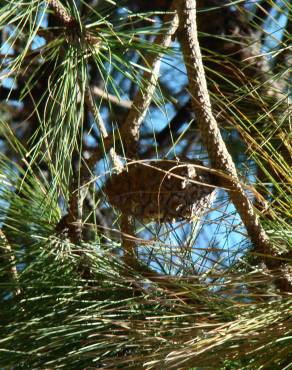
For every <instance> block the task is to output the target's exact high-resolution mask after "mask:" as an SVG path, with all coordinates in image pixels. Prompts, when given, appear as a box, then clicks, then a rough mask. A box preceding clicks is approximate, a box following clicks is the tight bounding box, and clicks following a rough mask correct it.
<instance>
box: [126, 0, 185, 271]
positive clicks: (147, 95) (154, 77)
mask: <svg viewBox="0 0 292 370" xmlns="http://www.w3.org/2000/svg"><path fill="white" fill-rule="evenodd" d="M174 2H175V1H174ZM174 2H173V5H172V6H171V8H170V11H173V12H172V13H169V14H166V16H165V18H164V22H163V23H164V24H163V26H162V29H161V32H160V33H159V34H158V35H157V37H156V39H155V40H154V43H155V44H156V45H159V46H160V47H161V48H167V47H169V46H170V44H171V41H172V36H173V35H174V34H175V32H176V30H177V28H178V17H177V14H176V13H175V12H174ZM165 26H169V28H168V29H167V31H166V32H164V27H165ZM161 58H162V53H158V54H154V55H153V54H150V55H148V56H147V57H146V66H147V67H148V69H149V72H148V71H146V72H145V73H144V75H143V77H142V80H143V82H144V81H145V82H146V86H144V88H143V90H139V91H138V92H137V94H136V96H135V98H134V100H133V104H132V107H131V110H130V112H129V114H128V116H127V118H126V121H125V123H124V124H123V127H122V129H121V138H122V143H123V145H124V148H125V152H126V156H127V157H136V156H137V153H138V143H139V136H140V126H141V124H142V122H143V120H144V118H145V115H146V113H147V111H148V109H149V106H150V104H151V101H152V98H153V95H154V92H155V89H156V86H157V82H158V79H159V70H160V65H161ZM121 231H122V243H123V248H124V251H125V262H126V263H127V264H129V265H131V266H133V267H135V266H137V258H136V245H135V241H134V240H133V239H132V238H129V235H133V234H134V230H133V225H132V220H131V218H129V217H128V216H126V215H123V214H122V216H121Z"/></svg>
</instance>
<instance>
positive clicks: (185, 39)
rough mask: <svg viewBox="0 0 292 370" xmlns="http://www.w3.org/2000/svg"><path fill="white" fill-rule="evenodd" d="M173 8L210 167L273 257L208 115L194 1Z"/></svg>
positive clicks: (255, 238)
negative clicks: (223, 175) (224, 175)
mask: <svg viewBox="0 0 292 370" xmlns="http://www.w3.org/2000/svg"><path fill="white" fill-rule="evenodd" d="M176 6H177V12H178V16H179V22H180V33H179V39H180V43H181V46H182V51H183V55H184V60H185V64H186V68H187V73H188V77H189V84H190V87H189V89H190V93H191V99H192V106H193V109H194V112H195V114H196V117H197V121H198V125H199V129H200V131H201V136H202V140H203V143H204V145H205V146H206V148H207V151H208V154H209V157H210V160H211V163H212V166H213V167H214V168H215V169H218V170H221V171H224V172H225V173H227V174H228V175H229V177H230V180H229V181H228V187H229V188H230V197H231V199H232V201H233V203H234V205H235V207H236V209H237V211H238V213H239V214H240V216H241V219H242V221H243V223H244V225H245V227H246V230H247V233H248V236H249V237H250V239H251V241H252V242H253V244H254V245H255V247H256V249H257V251H258V252H259V253H262V254H263V255H270V256H271V257H272V256H274V255H275V254H276V251H275V250H274V249H273V248H272V245H271V243H270V241H269V238H268V236H267V235H266V233H265V230H264V229H263V227H262V225H261V224H260V221H259V218H258V216H257V215H256V214H255V212H254V209H253V207H252V204H251V202H250V201H249V199H248V197H247V196H246V194H245V192H244V190H243V188H242V186H241V185H240V182H239V179H238V176H237V172H236V168H235V165H234V163H233V160H232V158H231V156H230V154H229V153H228V150H227V148H226V146H225V143H224V141H223V139H222V136H221V133H220V130H219V127H218V124H217V122H216V119H215V117H214V116H213V114H212V109H211V102H210V97H209V93H208V90H207V83H206V77H205V72H204V67H203V63H202V55H201V50H200V47H199V42H198V34H197V26H196V1H194V0H180V1H177V2H176ZM225 185H226V184H225ZM265 262H266V264H267V265H268V267H275V266H276V265H277V262H276V260H274V259H273V258H265Z"/></svg>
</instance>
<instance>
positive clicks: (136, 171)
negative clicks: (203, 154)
mask: <svg viewBox="0 0 292 370" xmlns="http://www.w3.org/2000/svg"><path fill="white" fill-rule="evenodd" d="M196 165H199V166H202V163H201V162H200V161H190V162H189V163H188V164H185V163H183V162H179V161H178V162H174V161H167V160H161V161H150V162H148V163H137V164H133V165H130V166H128V169H127V170H124V171H123V172H122V173H120V174H116V175H113V176H112V177H111V178H110V179H109V180H108V182H107V184H106V186H105V192H106V193H107V195H108V198H109V202H110V203H111V204H112V205H113V206H114V207H115V208H118V209H119V210H120V211H121V212H123V213H124V214H126V215H128V216H134V217H136V218H137V219H140V220H142V221H143V222H149V221H160V222H167V221H172V222H173V221H179V220H183V219H189V218H191V217H193V216H194V215H196V216H200V215H202V214H203V213H204V212H205V210H206V209H207V208H209V207H210V206H211V204H212V202H213V200H214V196H215V188H214V186H208V185H214V183H215V182H214V176H213V175H211V174H210V172H209V171H208V169H206V170H205V169H202V168H198V167H196Z"/></svg>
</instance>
